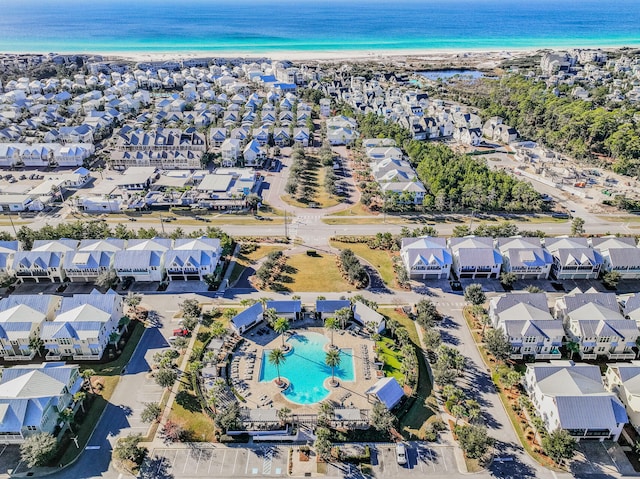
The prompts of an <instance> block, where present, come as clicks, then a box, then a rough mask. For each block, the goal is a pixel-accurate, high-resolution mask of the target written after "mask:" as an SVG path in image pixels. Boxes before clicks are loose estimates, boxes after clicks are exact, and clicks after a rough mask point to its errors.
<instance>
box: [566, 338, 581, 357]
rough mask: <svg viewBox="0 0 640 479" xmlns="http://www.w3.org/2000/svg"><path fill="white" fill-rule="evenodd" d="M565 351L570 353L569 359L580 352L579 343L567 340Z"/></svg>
mask: <svg viewBox="0 0 640 479" xmlns="http://www.w3.org/2000/svg"><path fill="white" fill-rule="evenodd" d="M567 351H569V352H570V353H571V359H573V356H574V355H575V354H576V353H579V352H580V343H578V342H576V341H569V342H568V343H567Z"/></svg>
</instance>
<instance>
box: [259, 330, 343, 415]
mask: <svg viewBox="0 0 640 479" xmlns="http://www.w3.org/2000/svg"><path fill="white" fill-rule="evenodd" d="M287 342H288V343H289V345H291V346H292V347H293V351H292V352H291V353H288V354H287V355H286V361H285V363H284V364H281V365H280V376H281V377H283V378H287V379H288V380H289V387H288V388H287V389H286V390H285V391H284V392H283V393H282V394H283V395H284V396H285V397H286V398H287V399H288V400H289V401H291V402H294V403H296V404H303V405H304V404H315V403H317V402H320V401H322V400H323V399H325V398H326V397H327V396H329V390H328V389H326V388H325V387H324V386H323V383H324V381H325V379H327V378H330V377H331V368H330V367H329V366H327V365H326V364H325V363H324V358H325V356H326V354H327V353H326V352H325V350H324V345H325V344H327V343H328V342H329V340H328V339H327V338H326V337H324V336H323V335H322V334H319V333H312V332H304V333H297V334H295V336H292V337H291V338H289V339H288V341H287ZM268 357H269V351H268V350H265V351H264V352H263V353H262V367H261V368H260V381H272V380H274V379H275V378H277V377H278V372H277V370H276V367H275V366H274V365H272V364H271V363H270V362H269V359H268ZM340 359H341V361H340V366H338V367H337V368H335V375H336V378H339V379H340V380H342V381H353V379H354V372H353V350H351V349H342V350H340Z"/></svg>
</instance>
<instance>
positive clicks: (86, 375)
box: [80, 369, 96, 394]
mask: <svg viewBox="0 0 640 479" xmlns="http://www.w3.org/2000/svg"><path fill="white" fill-rule="evenodd" d="M95 375H96V371H95V370H94V369H84V370H83V371H82V372H81V373H80V376H82V379H84V382H85V385H86V386H87V387H88V388H89V392H90V393H92V394H93V384H91V378H92V377H93V376H95Z"/></svg>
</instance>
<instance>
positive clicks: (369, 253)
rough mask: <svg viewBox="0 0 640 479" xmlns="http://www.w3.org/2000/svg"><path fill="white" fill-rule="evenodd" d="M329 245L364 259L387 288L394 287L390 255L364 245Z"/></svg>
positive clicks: (332, 243) (332, 242)
mask: <svg viewBox="0 0 640 479" xmlns="http://www.w3.org/2000/svg"><path fill="white" fill-rule="evenodd" d="M329 244H331V246H333V247H334V248H339V249H350V250H351V251H353V252H354V253H355V254H356V255H357V256H360V257H361V258H363V259H365V260H366V261H368V262H369V263H371V264H372V265H373V267H374V268H376V269H377V270H378V273H380V277H381V278H382V281H384V282H385V284H386V285H387V286H389V287H394V286H395V282H396V275H395V273H394V271H393V262H392V261H391V253H389V252H388V251H384V250H381V249H371V248H369V247H368V246H367V245H366V244H364V243H342V242H340V241H330V242H329Z"/></svg>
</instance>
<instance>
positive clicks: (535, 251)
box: [496, 237, 553, 279]
mask: <svg viewBox="0 0 640 479" xmlns="http://www.w3.org/2000/svg"><path fill="white" fill-rule="evenodd" d="M496 243H497V245H498V249H499V250H500V253H502V258H503V269H504V270H505V271H507V272H509V273H513V274H515V275H516V276H517V277H518V279H547V278H548V277H549V273H550V271H551V265H552V264H553V257H552V256H551V254H550V253H549V252H548V251H547V250H545V249H544V248H543V247H542V245H541V244H540V239H538V238H520V237H515V238H498V239H497V240H496Z"/></svg>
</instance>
